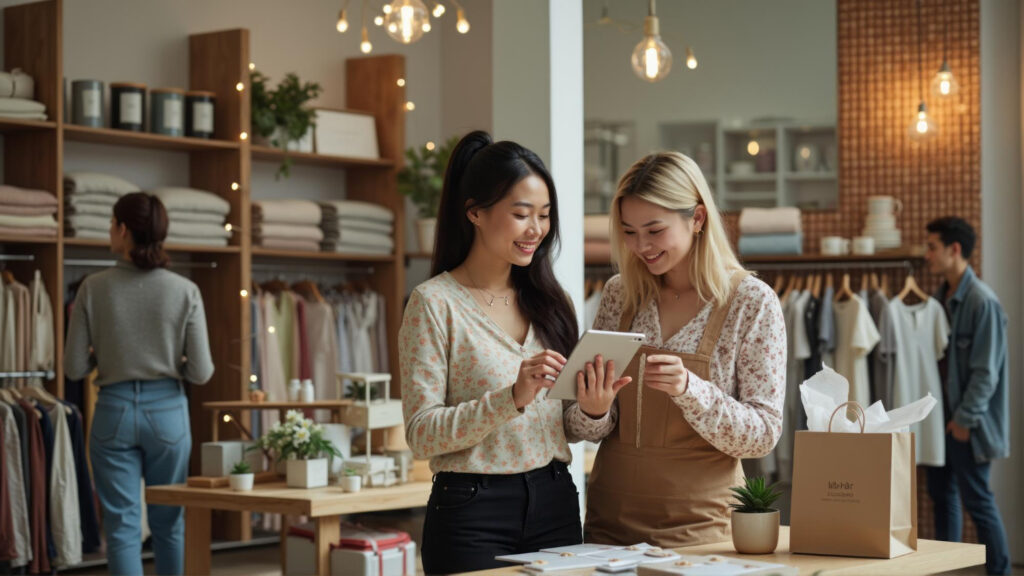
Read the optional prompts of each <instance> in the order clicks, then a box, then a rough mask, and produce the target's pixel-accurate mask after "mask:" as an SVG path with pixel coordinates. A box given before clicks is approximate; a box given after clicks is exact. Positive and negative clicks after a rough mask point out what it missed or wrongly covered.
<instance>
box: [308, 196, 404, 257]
mask: <svg viewBox="0 0 1024 576" xmlns="http://www.w3.org/2000/svg"><path fill="white" fill-rule="evenodd" d="M320 208H321V210H322V212H323V218H322V219H321V221H320V227H321V228H322V229H323V233H324V239H323V242H322V243H321V244H320V247H321V248H322V249H323V250H324V251H325V252H344V253H347V254H392V253H394V251H395V239H394V231H395V214H394V212H392V211H391V210H388V209H387V208H385V207H383V206H381V205H379V204H373V203H370V202H359V201H356V200H335V201H331V202H321V203H320Z"/></svg>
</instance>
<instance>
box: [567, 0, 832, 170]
mask: <svg viewBox="0 0 1024 576" xmlns="http://www.w3.org/2000/svg"><path fill="white" fill-rule="evenodd" d="M603 3H604V1H603V0H583V6H584V21H585V22H587V26H586V28H585V31H584V50H585V52H584V53H585V60H584V65H585V76H584V78H585V82H586V84H585V89H586V90H585V117H586V119H587V120H609V121H629V120H633V121H635V122H636V124H637V134H636V140H637V146H636V148H635V153H636V154H637V155H638V156H642V155H644V154H646V153H647V152H649V151H651V150H652V149H655V148H659V147H660V143H659V136H658V132H657V129H656V123H657V122H658V121H669V120H675V121H683V120H715V119H724V120H731V119H739V120H749V119H751V118H756V117H762V116H773V117H792V118H797V119H805V120H819V121H835V118H836V116H837V114H836V109H837V108H836V107H837V100H836V8H835V2H834V1H827V0H770V1H763V2H754V1H750V0H714V1H708V0H671V1H664V0H663V1H662V2H658V3H657V14H658V17H659V19H660V21H661V36H662V40H663V41H664V42H665V43H666V44H667V45H668V46H669V49H670V50H671V51H672V56H673V61H672V70H671V72H670V73H669V75H668V77H667V78H665V79H664V80H662V81H661V82H658V83H655V84H649V83H647V82H644V81H642V80H640V79H639V78H637V77H636V75H635V74H634V73H633V69H632V66H631V65H630V55H631V54H632V52H633V48H634V47H635V46H636V45H637V44H638V43H639V42H640V40H641V39H642V37H643V28H642V24H643V19H644V16H646V15H647V2H642V1H639V0H637V1H631V2H625V1H618V2H611V3H610V15H611V17H612V18H614V19H616V20H625V21H628V22H631V23H633V24H635V25H636V28H635V29H634V30H632V31H629V32H620V31H618V30H617V29H615V27H610V26H597V25H596V24H595V22H596V21H597V19H598V18H599V17H600V14H601V6H602V5H603ZM688 44H689V45H691V46H693V50H694V52H695V55H696V57H697V60H698V62H699V65H698V67H697V69H696V70H690V69H688V68H687V67H686V62H685V58H686V56H685V55H686V46H687V45H688Z"/></svg>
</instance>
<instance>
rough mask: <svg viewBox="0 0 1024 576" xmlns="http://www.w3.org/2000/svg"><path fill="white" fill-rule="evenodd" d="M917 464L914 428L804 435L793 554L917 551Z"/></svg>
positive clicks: (799, 443)
mask: <svg viewBox="0 0 1024 576" xmlns="http://www.w3.org/2000/svg"><path fill="white" fill-rule="evenodd" d="M844 405H845V404H844ZM839 408H842V406H840V407H839ZM839 408H837V409H836V411H837V412H838V410H839ZM856 408H858V409H859V408H860V407H859V406H856ZM862 414H863V412H860V413H859V415H862ZM861 422H863V420H862V421H861ZM829 429H831V426H830V428H829ZM861 429H862V430H863V424H861ZM915 462H916V459H915V454H914V435H913V434H912V433H910V432H892V433H867V434H864V433H859V434H858V433H837V432H810V431H800V432H797V433H796V443H795V446H794V452H793V503H792V514H791V519H790V551H791V552H793V553H799V554H826V555H829V556H859V557H866V558H896V557H897V556H902V555H904V554H909V553H911V552H913V551H915V550H917V477H916V475H915V465H914V463H915Z"/></svg>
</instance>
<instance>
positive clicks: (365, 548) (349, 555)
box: [285, 522, 416, 576]
mask: <svg viewBox="0 0 1024 576" xmlns="http://www.w3.org/2000/svg"><path fill="white" fill-rule="evenodd" d="M285 546H287V552H286V565H285V575H286V576H297V575H299V574H313V573H315V572H316V560H315V555H316V551H315V550H314V545H313V530H312V528H311V527H310V526H309V525H302V526H293V527H291V528H289V529H288V538H287V541H286V543H285ZM331 548H332V550H331V574H332V575H334V576H415V575H416V543H415V542H413V541H412V539H410V538H409V535H408V534H407V533H405V532H399V531H397V530H396V531H381V530H373V529H370V528H364V527H362V526H355V525H352V524H348V523H344V522H343V523H342V524H341V539H340V540H339V541H338V542H337V544H332V546H331Z"/></svg>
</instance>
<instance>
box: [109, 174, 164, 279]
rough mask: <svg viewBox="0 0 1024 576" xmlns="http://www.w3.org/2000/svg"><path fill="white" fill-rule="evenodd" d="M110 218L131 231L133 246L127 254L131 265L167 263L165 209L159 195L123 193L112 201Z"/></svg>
mask: <svg viewBox="0 0 1024 576" xmlns="http://www.w3.org/2000/svg"><path fill="white" fill-rule="evenodd" d="M114 220H115V221H117V222H118V223H119V224H124V225H125V227H126V228H127V229H128V232H130V233H131V235H132V242H133V243H134V244H135V246H134V248H132V251H131V253H130V254H129V255H130V256H131V259H132V263H134V264H135V266H137V267H138V268H141V269H142V270H152V269H154V268H164V267H166V266H167V263H168V262H170V258H169V257H168V256H167V253H166V252H164V240H165V239H166V238H167V210H166V209H165V208H164V203H163V202H161V201H160V199H159V198H157V197H156V196H153V195H152V194H146V193H145V192H133V193H131V194H125V195H124V196H122V197H121V198H119V199H118V201H117V203H116V204H114Z"/></svg>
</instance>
